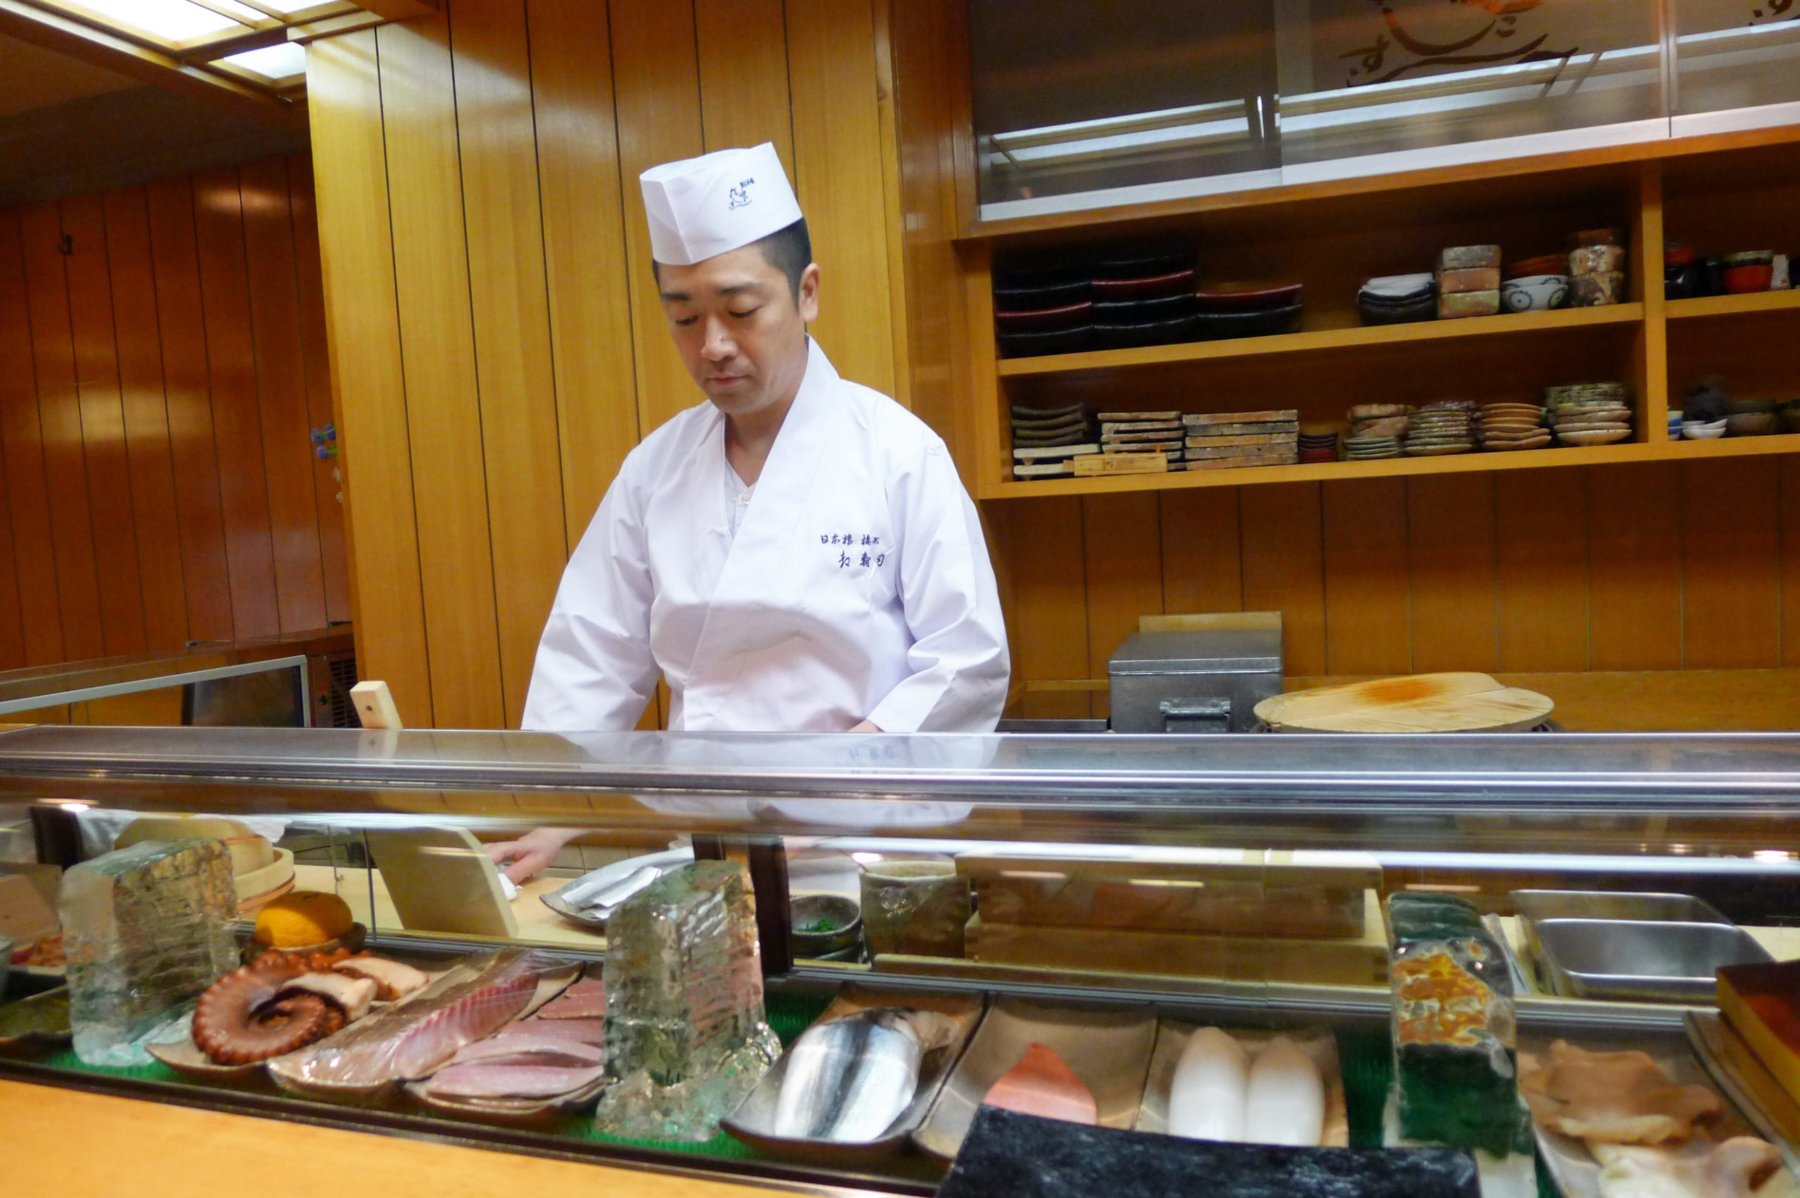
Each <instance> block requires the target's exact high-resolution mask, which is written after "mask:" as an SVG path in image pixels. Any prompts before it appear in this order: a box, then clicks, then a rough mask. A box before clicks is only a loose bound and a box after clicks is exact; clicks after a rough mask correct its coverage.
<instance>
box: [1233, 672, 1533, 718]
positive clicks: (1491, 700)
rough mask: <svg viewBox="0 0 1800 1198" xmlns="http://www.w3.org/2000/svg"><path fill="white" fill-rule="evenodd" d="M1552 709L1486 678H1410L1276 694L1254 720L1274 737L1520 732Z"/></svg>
mask: <svg viewBox="0 0 1800 1198" xmlns="http://www.w3.org/2000/svg"><path fill="white" fill-rule="evenodd" d="M1555 708H1556V704H1554V703H1553V702H1551V701H1550V700H1549V699H1547V698H1545V697H1544V696H1543V695H1540V694H1538V693H1536V692H1535V691H1527V690H1520V689H1519V688H1517V687H1513V686H1502V685H1501V684H1500V683H1499V682H1497V681H1495V680H1494V679H1493V678H1491V677H1489V676H1488V675H1486V674H1413V675H1409V676H1405V677H1400V678H1378V679H1375V680H1374V681H1372V682H1352V683H1348V684H1346V685H1343V686H1322V687H1319V688H1317V689H1315V690H1307V691H1295V692H1294V693H1292V694H1288V695H1276V696H1275V697H1274V698H1272V699H1264V700H1263V701H1262V702H1261V703H1258V704H1257V705H1256V715H1257V718H1258V719H1260V720H1262V722H1263V723H1265V724H1267V725H1268V726H1269V728H1270V729H1271V730H1272V731H1275V732H1372V733H1419V732H1520V731H1523V730H1525V729H1527V728H1534V727H1536V726H1537V725H1539V724H1541V723H1543V722H1544V721H1545V720H1547V719H1549V718H1550V713H1551V712H1552V711H1554V710H1555Z"/></svg>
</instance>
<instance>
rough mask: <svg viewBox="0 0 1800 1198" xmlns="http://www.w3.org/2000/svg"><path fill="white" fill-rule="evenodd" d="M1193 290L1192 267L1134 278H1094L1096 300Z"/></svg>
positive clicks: (1150, 296)
mask: <svg viewBox="0 0 1800 1198" xmlns="http://www.w3.org/2000/svg"><path fill="white" fill-rule="evenodd" d="M1193 290H1194V268H1193V267H1191V266H1190V267H1188V268H1186V269H1185V270H1172V271H1168V272H1166V273H1164V274H1158V275H1143V276H1140V277H1138V278H1135V279H1095V280H1094V298H1095V299H1097V300H1123V299H1154V298H1156V297H1157V296H1162V295H1182V294H1186V293H1190V292H1192V291H1193Z"/></svg>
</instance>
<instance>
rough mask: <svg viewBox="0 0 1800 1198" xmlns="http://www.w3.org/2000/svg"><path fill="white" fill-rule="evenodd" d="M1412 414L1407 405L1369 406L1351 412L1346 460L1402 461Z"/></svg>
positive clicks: (1345, 445) (1380, 404)
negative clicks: (1409, 416) (1384, 459)
mask: <svg viewBox="0 0 1800 1198" xmlns="http://www.w3.org/2000/svg"><path fill="white" fill-rule="evenodd" d="M1411 412H1412V409H1411V408H1410V407H1408V406H1407V405H1405V404H1403V403H1365V404H1358V405H1357V406H1356V407H1354V408H1351V409H1350V412H1349V418H1350V435H1349V436H1348V437H1346V438H1345V439H1344V457H1345V458H1346V459H1348V460H1349V461H1352V462H1361V461H1370V460H1373V459H1376V458H1397V457H1399V456H1400V454H1401V446H1402V445H1404V444H1405V442H1406V432H1407V417H1408V415H1409V414H1410V413H1411Z"/></svg>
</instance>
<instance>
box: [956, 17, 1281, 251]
mask: <svg viewBox="0 0 1800 1198" xmlns="http://www.w3.org/2000/svg"><path fill="white" fill-rule="evenodd" d="M969 21H970V33H971V42H972V46H973V59H974V63H975V79H974V110H975V111H974V118H975V132H976V141H977V152H978V154H979V156H980V176H981V200H982V204H983V213H984V215H986V216H988V217H990V218H992V217H998V216H1008V215H1024V214H1026V213H1028V212H1032V211H1055V210H1068V209H1077V208H1086V207H1093V206H1096V205H1097V204H1100V203H1120V202H1127V201H1129V200H1132V199H1147V198H1155V197H1161V196H1165V195H1170V194H1174V195H1183V194H1185V195H1193V194H1199V193H1201V192H1203V191H1209V190H1222V189H1227V188H1237V187H1246V186H1256V185H1264V186H1266V185H1269V184H1272V183H1275V182H1278V181H1279V179H1278V178H1277V177H1276V168H1277V167H1278V166H1279V163H1280V158H1279V152H1278V146H1277V144H1276V140H1275V137H1276V135H1275V124H1274V111H1275V109H1274V100H1275V96H1274V89H1275V40H1274V8H1273V6H1272V5H1271V4H1270V3H1269V2H1268V0H1254V2H1250V3H1241V2H1231V3H1207V4H1174V5H1170V4H1165V3H1157V2H1154V0H1119V2H1117V3H1113V4H1108V5H1106V6H1105V7H1104V10H1102V9H1100V8H1097V7H1096V6H1095V5H1092V4H1089V3H1084V2H1082V0H1042V2H1040V3H1033V4H1013V3H1006V2H1005V0H974V3H972V4H971V5H970V6H969Z"/></svg>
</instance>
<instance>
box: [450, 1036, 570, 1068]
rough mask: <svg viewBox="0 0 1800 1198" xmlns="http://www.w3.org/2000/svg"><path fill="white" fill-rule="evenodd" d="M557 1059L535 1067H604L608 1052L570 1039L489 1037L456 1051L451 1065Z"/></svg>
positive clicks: (564, 1037) (536, 1062) (541, 1062)
mask: <svg viewBox="0 0 1800 1198" xmlns="http://www.w3.org/2000/svg"><path fill="white" fill-rule="evenodd" d="M525 1056H530V1057H542V1058H555V1060H554V1062H552V1061H550V1060H547V1059H546V1060H540V1061H534V1062H533V1063H534V1064H552V1063H555V1064H568V1065H602V1064H605V1063H606V1050H605V1049H604V1048H602V1047H601V1046H599V1045H597V1044H583V1043H582V1042H581V1041H579V1040H571V1039H569V1038H568V1037H566V1036H489V1037H488V1038H487V1039H486V1040H477V1041H475V1043H473V1044H465V1045H463V1046H462V1047H461V1048H459V1049H457V1050H456V1055H455V1056H453V1057H451V1058H450V1064H451V1065H466V1064H469V1063H470V1062H472V1061H496V1060H513V1059H514V1058H517V1057H525Z"/></svg>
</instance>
